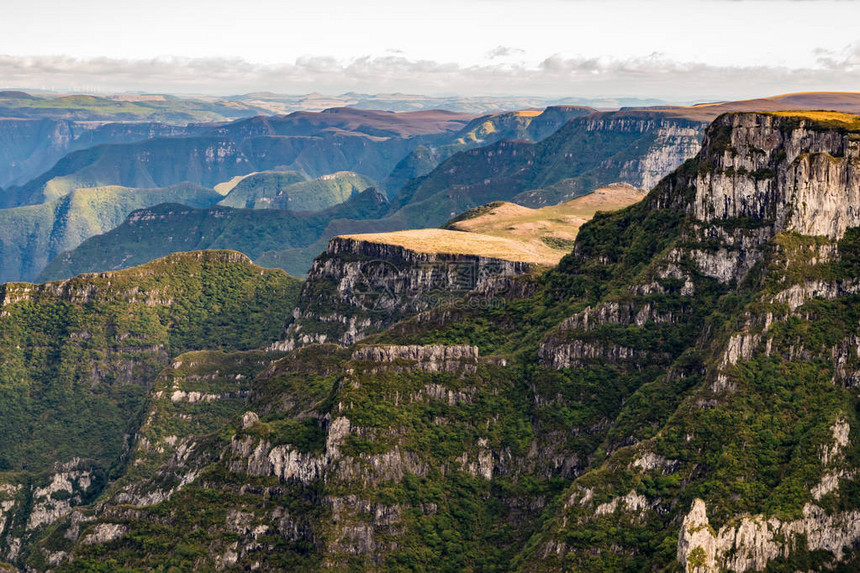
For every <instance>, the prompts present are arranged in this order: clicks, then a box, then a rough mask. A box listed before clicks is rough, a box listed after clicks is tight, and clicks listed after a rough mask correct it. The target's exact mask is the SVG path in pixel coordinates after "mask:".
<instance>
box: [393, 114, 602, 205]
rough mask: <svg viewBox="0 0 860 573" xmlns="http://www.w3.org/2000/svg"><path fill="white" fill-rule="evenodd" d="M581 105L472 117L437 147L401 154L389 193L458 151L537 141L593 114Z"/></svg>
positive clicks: (425, 147)
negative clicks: (509, 140) (568, 123)
mask: <svg viewBox="0 0 860 573" xmlns="http://www.w3.org/2000/svg"><path fill="white" fill-rule="evenodd" d="M594 111H595V110H594V109H592V108H590V107H582V106H554V107H548V108H546V109H545V110H543V111H540V110H527V111H510V112H505V113H498V114H494V115H487V116H482V117H478V118H475V119H474V120H472V121H471V122H470V123H469V124H468V125H466V126H465V127H464V128H463V129H462V130H460V132H458V133H456V134H454V135H453V136H452V137H451V140H450V141H449V142H447V143H445V144H442V145H437V146H425V145H422V146H420V147H417V148H416V149H415V150H413V151H412V153H410V154H409V155H407V156H406V157H404V158H403V159H402V160H401V161H400V162H399V163H398V164H397V166H396V167H395V168H394V170H393V171H392V172H391V175H389V176H388V178H387V179H386V181H385V189H386V191H387V192H388V194H389V196H394V195H396V194H397V193H398V192H399V191H400V189H401V188H402V187H403V186H404V185H405V184H406V183H407V182H408V181H409V180H410V179H414V178H416V177H420V176H422V175H426V174H427V173H430V171H432V170H433V169H434V168H435V167H436V166H437V165H439V164H440V163H441V162H442V161H444V160H445V159H448V158H449V157H451V156H452V155H454V154H455V153H457V152H458V151H465V150H467V149H473V148H475V147H480V146H484V145H489V144H491V143H495V142H497V141H501V140H503V139H516V140H523V141H540V140H541V139H544V138H545V137H547V136H549V135H551V134H552V133H553V132H555V131H556V130H558V129H559V128H560V127H561V126H562V125H564V124H565V123H566V122H567V121H568V120H570V119H572V118H574V117H581V116H583V115H588V114H590V113H593V112H594Z"/></svg>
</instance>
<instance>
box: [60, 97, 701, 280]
mask: <svg viewBox="0 0 860 573" xmlns="http://www.w3.org/2000/svg"><path fill="white" fill-rule="evenodd" d="M544 113H547V112H544ZM631 113H632V112H631ZM631 113H622V114H603V115H601V116H600V117H601V118H602V119H600V118H598V119H594V118H593V116H587V117H581V118H574V119H572V120H570V121H569V122H568V123H567V124H565V126H564V127H563V128H561V129H559V130H558V131H557V132H556V133H554V134H553V135H551V136H549V137H547V138H546V139H544V140H542V141H541V142H539V143H528V142H524V141H500V142H498V143H495V144H493V145H489V146H486V147H480V148H476V149H472V150H469V151H465V152H461V153H456V154H455V155H453V156H452V157H451V158H449V159H448V160H446V161H444V162H443V163H442V164H440V165H439V166H438V167H437V168H436V169H434V170H433V171H432V172H431V173H430V174H428V175H425V176H423V177H419V178H417V179H414V180H412V181H411V182H410V183H409V184H408V185H407V186H406V187H404V188H403V190H402V191H401V192H400V193H399V194H398V195H397V196H396V197H394V198H393V199H392V201H391V205H390V206H389V207H388V209H387V213H384V214H381V213H379V212H378V211H374V215H373V216H372V217H367V220H361V219H358V218H353V217H350V216H349V215H347V214H341V215H339V216H337V217H334V218H331V219H329V220H327V221H326V224H324V225H322V226H321V227H318V228H317V230H316V235H315V236H314V237H313V238H312V239H311V240H310V241H309V242H307V243H297V242H281V243H280V245H278V244H276V243H277V241H268V240H266V238H265V236H261V241H263V242H265V243H266V244H267V247H266V248H265V249H259V248H257V249H255V250H254V252H253V253H251V252H249V251H246V250H244V249H246V248H248V247H247V242H246V243H243V244H242V245H238V244H237V245H229V244H227V243H225V242H223V239H222V238H221V235H220V234H219V233H217V232H214V231H213V232H212V233H210V234H207V237H208V239H207V240H205V241H200V242H199V243H195V244H194V245H195V246H194V247H193V248H209V247H208V245H210V244H212V243H210V242H208V241H211V240H213V237H214V238H217V240H218V243H217V246H218V247H219V248H235V249H238V250H242V252H246V253H248V254H249V255H250V256H252V257H253V258H254V259H255V260H258V261H259V262H260V263H261V264H266V265H270V266H277V267H280V268H284V269H287V270H288V271H289V272H291V273H295V274H297V275H301V274H304V273H305V272H306V271H307V269H308V267H309V265H310V263H311V261H312V260H313V258H314V257H315V256H316V255H318V254H319V253H320V252H322V251H323V250H324V249H325V245H326V243H327V241H328V240H329V239H331V238H332V237H334V236H336V235H342V234H355V233H377V232H388V231H399V230H404V229H415V228H433V227H439V226H441V225H443V224H444V223H445V222H446V221H448V220H449V219H451V218H452V217H454V216H456V215H458V214H459V213H463V212H465V211H468V210H469V209H473V208H475V207H478V206H480V205H485V204H487V203H490V202H493V201H515V202H518V203H521V204H525V205H532V206H537V207H541V206H544V205H552V204H556V203H558V202H561V201H563V200H566V199H569V198H572V197H575V196H577V195H582V194H584V193H587V192H589V191H593V190H594V189H596V188H598V187H600V186H602V185H604V184H609V183H612V182H615V181H619V180H625V179H629V180H638V181H641V180H642V179H643V177H644V176H643V175H642V172H643V171H646V169H645V168H644V167H643V166H642V165H644V164H647V163H648V161H647V157H648V156H649V155H656V156H659V157H662V158H664V160H665V161H667V162H672V163H674V162H677V163H680V162H681V161H682V160H683V157H684V156H685V155H686V154H692V153H693V152H694V150H695V149H697V148H698V145H699V138H700V137H701V131H700V130H701V129H703V124H701V123H699V122H695V121H691V120H687V119H683V118H682V119H666V118H664V117H663V115H662V114H659V113H650V114H649V113H645V114H644V115H642V114H641V113H640V112H636V113H632V115H631ZM537 117H540V116H537ZM595 122H598V123H595ZM619 122H620V125H621V127H619ZM667 134H669V135H667ZM631 163H632V164H634V165H636V167H635V168H631V167H630V165H631ZM649 173H650V174H649V175H647V177H650V178H653V177H654V176H655V175H654V174H653V173H651V172H650V171H649ZM382 215H384V216H382ZM248 217H249V218H254V217H255V215H248ZM176 225H180V223H179V221H178V220H176V219H172V220H171V222H170V223H169V224H168V225H167V227H174V226H176ZM187 226H193V225H192V224H191V223H188V224H187ZM150 231H151V232H150V233H149V235H147V236H142V237H141V242H140V243H134V242H130V241H121V243H122V244H123V245H124V246H125V247H127V248H128V249H129V250H128V251H116V256H112V257H102V258H99V259H96V258H95V257H96V256H97V257H101V253H103V252H105V253H106V252H111V251H114V250H115V249H114V247H113V244H115V243H116V242H117V241H116V239H115V237H114V236H113V235H106V236H105V237H103V238H94V239H93V240H92V242H91V243H89V245H88V246H87V249H88V251H87V253H83V252H80V253H79V252H75V251H73V252H72V253H69V254H68V255H67V258H68V259H69V260H75V261H78V262H77V263H75V266H73V267H71V268H74V269H77V271H82V270H84V269H91V270H95V269H102V268H104V269H110V268H119V267H118V266H117V265H122V264H123V263H122V260H123V258H124V257H125V256H126V255H130V257H131V258H130V259H129V260H130V261H131V260H134V261H137V262H143V261H145V260H146V259H145V256H146V254H145V253H146V252H148V249H149V247H148V246H147V245H146V242H147V241H149V240H152V241H155V242H158V243H163V240H162V239H159V238H158V237H165V236H172V235H173V234H174V233H173V232H172V231H170V230H169V228H160V227H158V225H157V223H154V224H153V226H152V228H151V230H150ZM162 249H163V247H158V249H155V250H154V252H157V253H158V254H159V255H163V254H166V253H167V252H169V251H165V250H162ZM174 250H178V249H177V248H174ZM94 255H95V256H94ZM102 263H108V264H109V266H99V264H102ZM55 268H56V267H55ZM53 272H54V271H52V273H53ZM66 272H68V271H66ZM66 272H64V273H60V274H46V275H44V276H50V277H57V276H68V275H67V274H66Z"/></svg>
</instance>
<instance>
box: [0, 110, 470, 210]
mask: <svg viewBox="0 0 860 573" xmlns="http://www.w3.org/2000/svg"><path fill="white" fill-rule="evenodd" d="M472 118H473V116H470V115H463V114H455V113H450V112H444V111H429V112H414V113H403V114H395V113H390V112H379V111H362V110H351V109H336V110H329V111H326V112H322V113H307V112H298V113H294V114H291V115H288V116H284V117H276V118H270V117H256V118H253V119H250V120H245V121H238V122H234V123H230V124H227V125H224V126H218V127H214V128H211V129H209V130H208V131H206V132H205V133H203V134H200V135H196V136H193V137H173V138H156V139H150V140H147V141H141V142H137V143H129V144H120V145H99V146H95V147H92V148H89V149H85V150H81V151H77V152H74V153H71V154H69V155H67V156H66V157H64V158H63V159H61V160H60V161H59V162H58V163H57V164H56V165H55V166H54V167H53V168H52V169H50V170H49V171H47V172H46V173H44V174H43V175H41V176H39V177H37V178H35V179H33V180H32V181H30V182H28V183H26V184H24V185H21V186H19V187H10V188H7V189H5V190H4V191H3V192H2V193H0V206H5V207H12V206H18V205H28V204H36V203H41V202H43V201H46V200H52V199H55V198H57V197H59V196H62V195H63V194H65V193H68V192H69V191H71V190H72V189H75V188H79V187H96V186H103V185H123V186H126V187H163V186H167V185H173V184H175V183H179V182H182V181H188V182H192V183H196V184H199V185H203V186H205V187H212V186H214V185H216V184H218V183H221V182H224V181H227V180H229V179H231V178H233V177H234V176H236V175H245V174H248V173H251V172H258V171H269V170H274V169H277V170H286V169H292V170H295V171H299V172H301V173H303V174H305V175H306V176H309V177H318V176H321V175H326V174H329V173H334V172H337V171H354V172H356V173H361V174H362V175H365V176H368V177H370V178H371V179H374V180H381V179H383V178H385V177H386V176H387V175H388V174H389V173H390V172H391V170H392V169H393V168H394V166H395V165H396V164H397V162H398V161H400V159H401V158H403V157H404V156H406V155H407V154H408V153H409V152H410V151H411V150H412V149H414V148H415V147H417V146H418V145H421V144H428V143H429V144H433V143H435V142H436V141H437V140H442V139H444V138H445V136H446V135H447V134H449V133H452V132H457V131H459V130H460V129H461V128H462V127H463V126H465V125H466V124H467V123H468V122H469V121H470V120H471V119H472Z"/></svg>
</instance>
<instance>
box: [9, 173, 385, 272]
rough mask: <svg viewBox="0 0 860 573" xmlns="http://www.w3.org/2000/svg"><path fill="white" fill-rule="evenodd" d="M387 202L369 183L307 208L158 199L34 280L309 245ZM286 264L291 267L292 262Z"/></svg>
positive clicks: (382, 208)
mask: <svg viewBox="0 0 860 573" xmlns="http://www.w3.org/2000/svg"><path fill="white" fill-rule="evenodd" d="M387 205H388V204H387V202H386V200H385V197H384V196H383V195H382V194H380V193H379V192H377V191H376V190H375V189H368V190H366V191H364V192H363V193H359V194H357V195H355V196H353V197H352V198H350V199H349V200H347V201H346V202H344V203H342V204H340V205H336V206H335V207H332V208H330V209H327V210H325V211H318V212H312V213H307V212H300V213H296V212H292V211H279V210H274V209H258V210H250V209H233V208H230V207H220V206H216V207H211V208H209V209H195V208H190V207H186V206H182V205H176V204H163V205H158V206H155V207H152V208H148V209H144V210H141V211H136V212H134V213H132V214H131V215H130V216H129V217H128V219H126V221H125V222H124V223H122V224H121V225H119V226H118V227H116V228H115V229H113V230H111V231H108V232H106V233H105V234H103V235H98V236H95V237H92V238H90V239H88V240H87V241H84V242H83V243H82V244H81V245H80V246H79V247H77V248H75V249H73V250H71V251H68V252H66V253H63V254H60V255H59V256H57V257H56V258H54V260H53V261H51V263H50V264H49V265H48V266H47V267H45V269H44V270H43V271H42V273H41V274H40V275H39V280H57V279H61V278H67V277H70V276H74V275H76V274H80V273H84V272H96V271H101V270H117V269H122V268H128V267H130V266H133V265H139V264H143V263H145V262H147V261H151V260H153V259H155V258H158V257H162V256H165V255H168V254H170V253H174V252H179V251H193V250H200V249H232V250H237V251H241V252H243V253H245V254H246V255H248V256H249V257H251V258H252V259H256V258H257V257H259V256H260V255H262V254H263V253H265V252H267V251H280V250H283V249H285V248H295V247H305V246H307V245H310V244H312V243H314V242H315V241H317V239H318V238H319V236H320V234H321V233H323V232H324V230H325V229H326V228H327V227H328V226H329V225H330V224H331V223H332V221H337V220H339V219H357V218H360V219H368V220H372V219H374V218H378V217H380V216H381V215H382V214H384V213H385V211H386V209H387ZM0 213H2V211H0ZM313 256H314V255H312V256H311V259H312V258H313ZM266 264H270V263H269V262H267V263H266ZM273 266H279V265H273ZM291 270H295V269H294V267H291ZM306 270H307V268H306V267H305V268H300V269H299V270H298V271H297V274H304V272H305V271H306Z"/></svg>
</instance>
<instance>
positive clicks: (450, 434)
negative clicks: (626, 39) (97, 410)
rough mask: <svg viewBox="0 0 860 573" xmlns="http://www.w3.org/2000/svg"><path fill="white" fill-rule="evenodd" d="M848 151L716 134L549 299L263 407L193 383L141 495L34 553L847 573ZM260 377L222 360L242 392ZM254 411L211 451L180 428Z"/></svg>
mask: <svg viewBox="0 0 860 573" xmlns="http://www.w3.org/2000/svg"><path fill="white" fill-rule="evenodd" d="M858 128H860V125H858V123H857V118H856V117H852V116H842V117H833V116H829V117H827V118H824V117H821V116H820V115H814V114H813V115H809V114H807V115H805V116H804V115H791V116H782V115H769V114H729V115H726V116H722V117H720V118H718V119H717V120H716V121H715V122H714V124H713V125H712V126H711V127H710V128H709V130H708V132H707V134H706V136H705V140H704V143H703V149H702V151H701V153H699V154H698V155H697V157H696V158H695V159H693V160H691V161H689V162H687V163H685V164H684V165H683V166H682V167H681V168H680V169H678V170H677V171H676V172H674V173H673V174H672V175H671V176H670V177H668V178H666V179H665V180H663V181H662V182H661V183H660V184H659V185H658V186H657V187H656V188H655V189H654V190H653V191H652V192H651V193H650V194H649V195H648V197H647V198H646V199H645V200H644V201H642V202H640V203H637V204H636V205H633V206H631V207H629V208H627V209H624V210H622V211H619V212H616V213H611V214H604V215H599V216H597V217H596V218H595V219H594V220H593V221H592V222H590V223H588V224H586V225H584V226H583V228H582V229H581V230H580V233H579V235H578V236H577V239H576V247H575V250H574V252H573V253H572V254H571V255H569V256H567V257H565V259H563V260H562V263H561V264H560V265H559V266H558V267H557V268H556V269H553V270H551V271H548V272H546V273H545V274H543V275H540V276H535V275H531V274H529V275H525V276H521V277H518V278H511V277H508V278H504V279H497V280H488V282H487V284H486V285H485V286H484V288H481V289H477V290H473V291H469V292H468V293H464V295H465V296H464V297H462V298H459V299H457V300H453V301H451V302H450V303H449V304H444V305H442V306H439V307H437V308H435V309H433V310H430V311H429V312H425V313H422V314H420V315H418V316H416V317H413V318H411V319H409V320H407V321H404V322H401V323H398V324H396V325H394V326H392V327H391V328H389V329H388V330H386V331H384V332H382V333H380V334H378V335H376V336H375V337H372V338H369V339H366V340H365V341H364V343H363V344H362V345H359V346H354V347H352V348H347V349H344V348H340V347H337V346H333V345H311V346H308V347H306V348H301V349H298V350H295V351H293V352H292V353H291V354H290V355H289V356H287V357H285V358H283V359H281V360H278V361H276V362H274V363H271V364H270V365H267V366H262V365H261V367H260V369H259V370H257V372H258V374H257V375H256V377H254V378H253V380H251V381H250V382H248V381H247V380H246V379H245V378H230V377H225V376H224V375H225V374H226V373H229V372H230V368H231V366H229V364H228V361H224V360H221V361H220V362H212V361H213V360H214V359H213V358H207V357H205V356H201V355H194V356H189V357H188V358H187V359H182V360H181V361H180V362H181V363H179V364H177V367H176V368H175V369H173V370H174V371H175V374H174V373H172V372H171V370H167V371H165V373H164V374H162V376H163V377H164V378H163V382H162V384H164V386H163V393H162V394H159V395H157V397H156V398H155V399H154V400H153V402H152V403H151V406H150V410H149V413H150V414H151V415H152V417H151V418H149V419H151V420H152V423H153V424H155V425H149V426H145V427H144V429H143V431H142V437H145V438H146V439H138V440H137V441H136V442H135V445H134V446H133V453H132V456H133V457H134V459H135V460H141V462H140V463H139V464H138V463H136V462H135V464H133V465H134V466H135V467H140V468H142V469H141V471H140V473H138V474H130V477H129V481H127V482H123V481H119V482H117V483H116V485H115V487H113V489H109V491H108V492H107V494H106V495H105V497H103V498H102V500H101V501H102V502H103V503H100V504H98V505H93V506H90V507H85V508H82V509H81V510H80V511H79V512H78V513H76V514H74V516H70V517H68V518H67V519H65V520H64V521H63V522H61V524H60V525H59V526H58V527H57V528H56V529H55V530H54V531H53V533H52V534H51V535H49V537H47V538H46V539H44V540H43V541H42V542H41V543H40V544H39V545H37V546H36V547H38V552H34V553H33V554H34V555H36V556H37V557H36V558H38V559H42V560H44V561H47V560H53V562H55V563H65V565H60V570H74V569H75V568H86V567H97V566H98V564H99V563H104V562H109V563H110V564H111V566H113V567H117V568H121V567H129V568H138V569H146V568H150V569H151V568H159V567H161V568H165V569H166V568H169V567H171V566H174V567H179V568H182V567H189V566H192V564H193V566H195V567H198V568H201V567H202V568H212V569H215V568H230V567H233V568H255V569H259V570H283V569H288V568H293V569H296V568H300V569H305V570H344V569H350V568H352V569H356V570H362V569H364V570H366V569H375V570H402V569H404V568H412V569H433V570H443V571H448V570H450V571H457V570H465V569H473V570H499V571H509V570H522V571H542V570H546V571H561V570H594V571H604V570H642V569H647V570H666V571H678V570H681V569H685V570H687V571H691V572H692V571H698V572H703V571H718V570H729V569H731V570H739V571H742V570H765V569H766V568H769V569H770V570H785V571H797V570H823V569H826V568H829V569H834V570H843V571H852V570H856V568H857V565H858V553H857V543H858V540H860V529H858V526H857V524H858V523H860V499H858V497H857V494H858V488H857V487H856V479H855V477H856V476H855V474H856V467H857V462H858V459H860V458H858V456H860V450H858V444H860V438H858V436H857V429H858V427H860V426H858V423H860V421H858V419H857V409H856V402H857V380H858V378H860V373H858V372H860V370H858V369H860V351H858V347H857V338H858V336H860V327H858V324H860V316H858V314H857V312H858V309H860V304H858V296H860V294H858V292H860V288H858V286H857V282H858V277H860V266H858V265H860V256H858V253H860V232H858V227H860V220H858V218H857V217H858V215H857V212H856V209H855V206H856V205H857V204H858V201H860V197H858V193H860V184H858V182H860V179H858V176H860V173H858V165H860V163H859V162H858V159H860V138H858V135H860V129H858ZM392 253H393V251H392ZM348 255H350V253H345V254H344V258H343V261H344V262H346V261H348V260H349V256H348ZM377 255H379V258H380V262H382V261H384V260H385V257H386V256H388V255H387V254H385V253H377ZM358 260H360V258H359V259H358ZM344 270H345V271H347V270H348V269H346V267H345V268H344ZM342 276H343V278H347V277H348V273H345V274H343V275H342ZM298 306H299V308H301V304H300V305H298ZM195 358H196V360H195ZM272 359H273V360H276V358H275V356H274V355H272ZM253 360H260V361H262V362H265V361H264V360H263V359H262V358H261V357H260V356H259V355H258V356H257V357H253V356H248V357H247V358H245V359H240V358H239V357H235V358H232V359H231V361H232V363H233V364H234V365H235V366H233V367H234V368H236V370H235V371H236V372H237V373H239V372H245V374H243V376H247V375H248V372H249V370H248V363H249V362H251V361H253ZM192 362H193V363H194V364H193V365H192V364H191V363H192ZM215 364H217V366H216V365H215ZM213 369H215V370H218V371H219V374H217V375H216V376H214V377H207V376H209V375H210V374H212V372H213ZM242 369H245V370H242ZM231 376H232V374H231ZM210 380H211V381H212V382H211V383H212V384H215V385H216V386H217V391H216V390H210V389H208V388H207V387H206V386H205V385H206V384H208V383H210V382H208V381H210ZM230 380H232V382H230ZM197 384H202V385H201V386H196V385H197ZM243 389H245V390H247V391H249V392H250V394H248V396H247V399H246V401H245V402H244V405H240V404H237V403H236V402H235V401H230V402H227V403H225V410H224V412H225V413H229V415H230V416H231V418H230V420H231V421H230V422H229V423H228V424H227V425H226V426H223V427H222V430H221V431H213V430H212V428H213V427H214V426H208V425H207V424H209V423H210V422H214V419H213V418H212V417H211V415H210V414H209V413H207V411H208V410H209V409H203V408H201V409H200V410H191V409H190V405H189V404H186V401H190V396H191V392H192V391H199V392H201V396H202V395H204V394H205V395H209V394H212V395H215V396H216V397H215V398H212V401H213V402H214V403H217V400H220V399H227V400H233V398H232V396H233V394H232V393H233V392H241V391H245V390H243ZM174 396H175V397H176V400H173V397H174ZM195 399H199V396H195ZM207 399H208V398H207ZM171 404H177V407H176V409H173V406H171ZM240 412H241V413H240ZM198 416H199V418H198ZM198 419H199V420H200V422H199V423H200V424H201V426H200V427H201V428H202V430H201V431H199V432H198V431H195V429H194V424H195V421H196V420H198ZM171 420H176V421H177V422H178V421H179V420H183V421H184V422H183V424H184V425H173V424H174V423H173V422H172V421H171ZM160 427H165V428H171V431H170V432H163V431H159V429H158V428H160ZM173 428H175V433H174V431H173ZM168 438H169V439H168ZM151 440H157V441H151ZM156 466H157V467H156ZM34 559H35V558H34ZM69 559H72V561H69ZM44 561H43V563H44ZM32 562H33V563H36V561H32Z"/></svg>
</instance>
